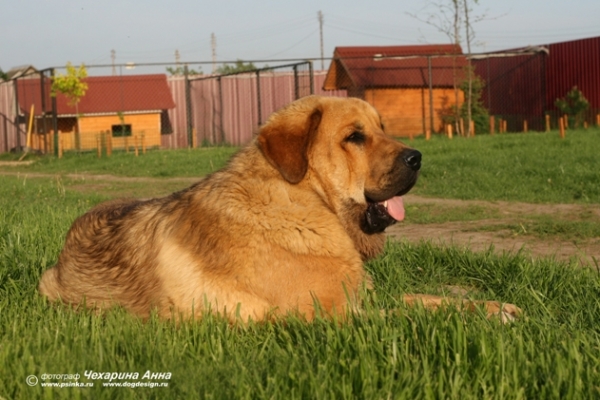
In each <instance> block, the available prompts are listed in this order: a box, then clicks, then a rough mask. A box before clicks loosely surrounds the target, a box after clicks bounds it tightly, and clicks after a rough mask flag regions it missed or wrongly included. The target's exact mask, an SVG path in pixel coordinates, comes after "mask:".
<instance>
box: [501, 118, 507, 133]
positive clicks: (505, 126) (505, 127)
mask: <svg viewBox="0 0 600 400" xmlns="http://www.w3.org/2000/svg"><path fill="white" fill-rule="evenodd" d="M507 125H508V124H507V122H506V120H503V121H502V132H504V133H506V132H507V131H508V126H507Z"/></svg>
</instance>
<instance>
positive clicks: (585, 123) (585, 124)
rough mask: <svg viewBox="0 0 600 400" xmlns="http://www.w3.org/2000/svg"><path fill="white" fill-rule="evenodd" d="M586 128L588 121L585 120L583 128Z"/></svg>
mask: <svg viewBox="0 0 600 400" xmlns="http://www.w3.org/2000/svg"><path fill="white" fill-rule="evenodd" d="M587 128H588V123H587V121H583V129H587Z"/></svg>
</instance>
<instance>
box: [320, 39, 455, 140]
mask: <svg viewBox="0 0 600 400" xmlns="http://www.w3.org/2000/svg"><path fill="white" fill-rule="evenodd" d="M466 64H467V62H466V58H465V56H464V55H463V53H462V49H461V48H460V46H458V45H442V44H440V45H437V44H436V45H422V46H368V47H336V48H335V50H334V60H333V61H332V63H331V65H330V66H329V70H328V72H327V77H326V79H325V83H324V85H323V89H324V90H341V89H345V90H346V91H347V92H348V96H352V97H358V98H361V99H363V100H366V101H367V102H369V103H370V104H372V105H373V106H374V107H375V108H376V109H377V111H378V112H379V113H380V115H381V117H382V120H383V123H384V125H385V128H386V132H388V133H389V134H391V135H394V136H410V135H418V134H422V133H424V132H425V131H426V130H428V129H430V130H431V131H432V132H440V131H442V130H443V122H442V117H443V116H445V115H449V114H451V110H452V107H453V106H454V105H455V104H457V103H458V105H459V106H460V105H461V104H462V102H463V99H464V95H463V93H462V91H460V90H459V91H458V99H457V96H456V93H455V91H454V83H455V82H456V84H457V85H460V82H461V81H462V80H463V77H464V68H465V66H466Z"/></svg>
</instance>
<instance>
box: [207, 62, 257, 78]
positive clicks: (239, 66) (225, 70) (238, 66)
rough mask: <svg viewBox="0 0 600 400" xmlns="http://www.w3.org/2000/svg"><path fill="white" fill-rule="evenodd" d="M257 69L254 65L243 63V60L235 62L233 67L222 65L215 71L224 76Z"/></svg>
mask: <svg viewBox="0 0 600 400" xmlns="http://www.w3.org/2000/svg"><path fill="white" fill-rule="evenodd" d="M255 69H257V67H256V66H255V65H254V63H252V62H249V63H244V61H243V60H237V61H236V62H235V64H234V65H230V64H223V65H221V66H220V67H219V68H217V69H216V71H215V72H216V73H217V74H221V75H225V74H234V73H236V72H246V71H253V70H255Z"/></svg>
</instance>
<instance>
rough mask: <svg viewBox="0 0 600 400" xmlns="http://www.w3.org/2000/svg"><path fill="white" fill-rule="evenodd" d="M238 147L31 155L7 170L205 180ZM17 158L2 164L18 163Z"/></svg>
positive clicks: (5, 157)
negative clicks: (18, 165) (22, 163)
mask: <svg viewBox="0 0 600 400" xmlns="http://www.w3.org/2000/svg"><path fill="white" fill-rule="evenodd" d="M237 150H238V148H236V147H210V148H206V147H202V148H197V149H184V150H160V151H159V150H151V151H148V152H147V153H146V154H140V155H139V156H138V157H135V155H134V153H133V152H130V153H126V152H124V151H119V152H114V153H113V154H112V156H111V157H106V156H104V157H102V158H98V157H97V156H96V153H95V152H86V153H75V152H69V153H65V155H64V157H63V158H62V159H58V158H56V157H54V156H36V155H27V156H26V158H25V160H26V161H27V160H33V161H35V162H34V163H33V164H32V165H28V166H22V167H5V168H4V169H5V170H8V171H21V172H43V173H52V174H67V173H72V174H110V175H116V176H145V177H155V178H163V177H174V176H190V177H192V176H202V175H206V174H209V173H211V172H213V171H215V170H217V169H219V168H221V167H222V166H223V165H225V163H226V162H227V160H229V158H230V157H231V155H232V154H234V153H235V152H236V151H237ZM15 158H18V157H16V156H15V155H13V154H7V155H4V156H3V157H2V158H0V161H2V160H5V161H11V160H15Z"/></svg>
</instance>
